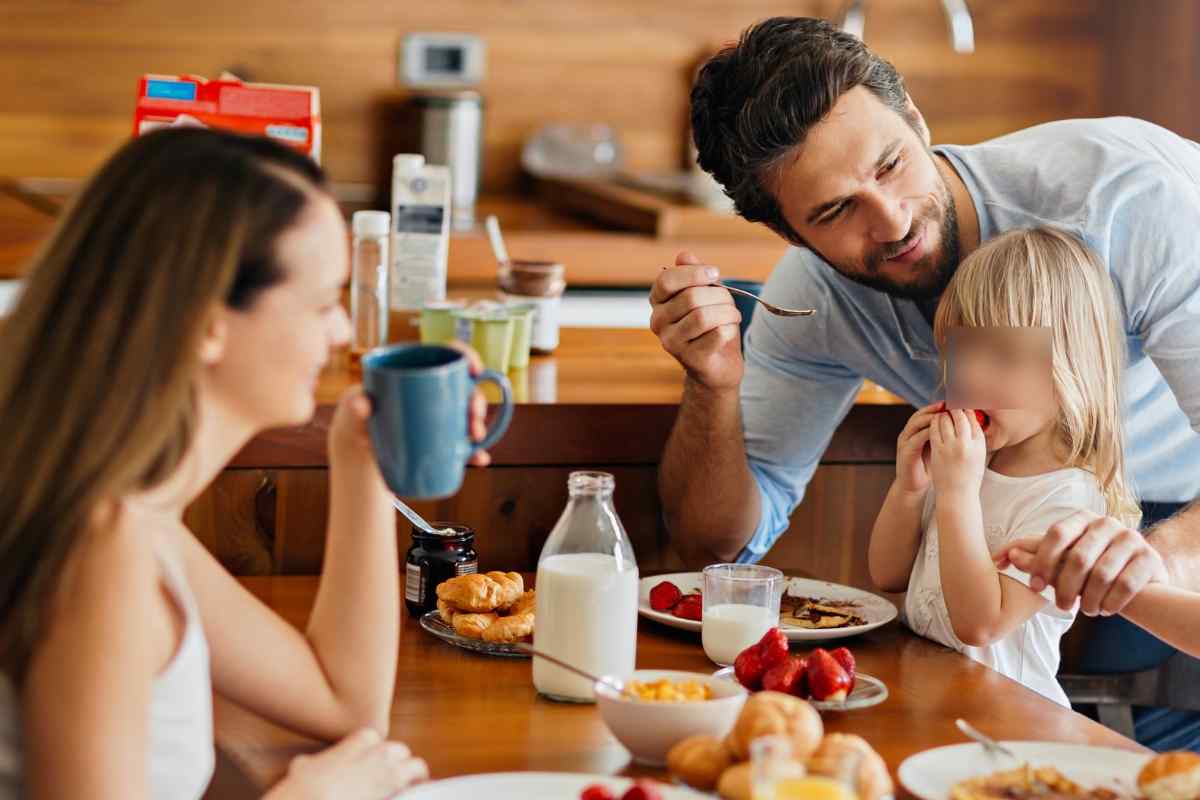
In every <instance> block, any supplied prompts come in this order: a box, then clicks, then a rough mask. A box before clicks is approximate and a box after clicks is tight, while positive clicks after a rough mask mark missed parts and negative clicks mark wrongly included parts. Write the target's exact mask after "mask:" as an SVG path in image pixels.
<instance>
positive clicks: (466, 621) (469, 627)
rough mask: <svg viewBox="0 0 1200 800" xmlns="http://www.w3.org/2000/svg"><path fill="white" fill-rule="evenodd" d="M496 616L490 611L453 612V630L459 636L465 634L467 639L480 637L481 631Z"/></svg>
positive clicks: (495, 618)
mask: <svg viewBox="0 0 1200 800" xmlns="http://www.w3.org/2000/svg"><path fill="white" fill-rule="evenodd" d="M497 619H498V617H497V616H496V615H495V614H494V613H491V612H488V613H485V614H469V613H465V614H455V615H454V622H453V623H451V624H452V625H454V632H455V633H457V634H458V635H459V636H465V637H467V638H468V639H481V638H483V632H484V631H486V630H487V629H488V628H489V627H491V625H492V623H494V622H495V621H496V620H497Z"/></svg>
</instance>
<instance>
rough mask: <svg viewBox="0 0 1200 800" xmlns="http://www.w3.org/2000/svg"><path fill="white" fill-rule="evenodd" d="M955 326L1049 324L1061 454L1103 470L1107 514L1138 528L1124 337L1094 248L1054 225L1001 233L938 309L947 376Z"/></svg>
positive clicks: (962, 269)
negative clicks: (1129, 458)
mask: <svg viewBox="0 0 1200 800" xmlns="http://www.w3.org/2000/svg"><path fill="white" fill-rule="evenodd" d="M957 327H967V328H988V327H1008V328H1016V327H1039V328H1049V329H1050V333H1051V337H1050V338H1051V375H1052V379H1053V381H1054V392H1055V397H1056V398H1057V400H1058V406H1059V414H1058V421H1057V431H1056V432H1057V437H1056V442H1055V444H1056V447H1057V448H1058V455H1059V457H1060V458H1061V459H1062V461H1063V463H1064V464H1066V465H1067V466H1072V467H1080V468H1083V469H1086V470H1088V471H1090V472H1091V473H1093V474H1094V475H1095V476H1096V479H1097V480H1098V481H1099V483H1100V486H1101V488H1102V489H1103V491H1104V498H1105V500H1106V502H1107V505H1108V514H1109V515H1110V516H1112V517H1116V518H1117V519H1121V520H1122V521H1124V522H1125V523H1126V524H1129V525H1134V524H1136V523H1137V520H1138V519H1139V518H1140V516H1141V511H1140V509H1139V507H1138V504H1137V499H1136V497H1135V495H1134V492H1133V489H1132V487H1131V486H1130V484H1129V482H1128V480H1127V478H1126V475H1125V457H1124V443H1125V435H1124V424H1123V422H1122V398H1121V371H1122V369H1123V367H1124V353H1125V334H1124V331H1123V329H1122V326H1121V323H1120V314H1119V312H1118V310H1117V304H1116V298H1115V296H1114V294H1113V286H1112V282H1111V281H1110V280H1109V277H1108V272H1107V270H1106V269H1105V268H1104V265H1103V264H1101V263H1100V259H1099V258H1098V257H1097V256H1096V255H1095V253H1093V252H1092V250H1091V249H1090V248H1088V247H1087V246H1086V245H1084V244H1083V243H1082V242H1080V241H1079V240H1078V239H1076V238H1074V237H1073V236H1071V235H1070V234H1068V233H1065V232H1063V231H1060V230H1056V229H1054V228H1049V227H1038V228H1031V229H1028V230H1015V231H1009V232H1007V233H1004V234H1002V235H1000V236H997V237H996V238H994V239H992V240H990V241H989V242H987V243H986V244H984V245H983V246H982V247H980V248H979V249H978V250H977V251H975V252H974V253H972V254H971V255H970V256H969V257H968V258H966V259H964V260H963V262H962V264H961V265H960V266H959V267H958V270H957V271H956V272H955V274H954V278H953V279H952V280H951V281H950V283H949V285H948V286H947V287H946V291H945V293H944V294H943V295H942V299H941V302H940V304H939V305H938V309H937V314H936V316H935V317H934V323H933V329H934V338H935V340H936V341H937V345H938V348H939V350H940V351H941V353H942V359H943V372H944V367H945V357H946V353H947V348H946V344H947V341H948V335H949V333H950V331H951V330H952V329H953V328H957Z"/></svg>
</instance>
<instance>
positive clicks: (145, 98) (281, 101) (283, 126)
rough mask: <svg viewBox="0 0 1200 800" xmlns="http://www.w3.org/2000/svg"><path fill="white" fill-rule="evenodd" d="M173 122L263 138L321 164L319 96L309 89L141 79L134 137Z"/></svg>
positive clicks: (227, 80)
mask: <svg viewBox="0 0 1200 800" xmlns="http://www.w3.org/2000/svg"><path fill="white" fill-rule="evenodd" d="M181 117H183V118H185V119H183V120H180V118H181ZM177 121H181V122H184V123H193V124H194V123H200V124H202V125H205V126H208V127H212V128H223V129H225V130H232V131H238V132H239V133H246V134H254V135H259V136H268V137H270V138H272V139H275V140H277V141H279V142H281V143H283V144H285V145H287V146H289V147H291V148H293V149H295V150H299V151H300V152H301V153H305V154H307V155H309V156H311V157H312V158H313V160H315V161H317V162H320V160H321V95H320V91H319V90H318V89H317V88H316V87H314V86H283V85H279V84H273V83H245V82H244V81H241V80H239V79H238V78H235V77H233V76H222V77H221V78H219V79H217V80H211V81H210V80H208V79H206V78H201V77H199V76H197V75H143V76H142V77H141V79H140V80H139V81H138V98H137V109H136V110H135V112H134V117H133V135H134V136H140V135H141V134H143V133H146V132H148V131H152V130H156V129H157V128H161V127H165V126H167V125H172V124H175V123H176V122H177Z"/></svg>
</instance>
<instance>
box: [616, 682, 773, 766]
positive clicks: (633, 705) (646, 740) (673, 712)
mask: <svg viewBox="0 0 1200 800" xmlns="http://www.w3.org/2000/svg"><path fill="white" fill-rule="evenodd" d="M663 679H666V680H670V681H674V682H676V683H678V682H681V681H696V682H697V683H702V684H706V685H707V686H709V687H710V688H711V689H712V695H713V696H712V699H711V700H693V701H689V702H682V703H661V702H653V701H650V700H634V699H633V698H631V697H626V696H625V695H623V694H621V693H619V692H617V691H616V690H615V689H613V688H612V687H611V686H609V685H608V684H607V683H603V682H600V681H597V682H596V684H595V686H594V687H593V691H594V693H595V695H596V705H597V706H598V707H599V709H600V717H601V718H602V719H603V720H604V724H605V725H607V726H608V729H609V730H610V731H611V732H612V735H613V736H615V737H617V741H619V742H620V743H621V744H623V745H624V746H625V749H626V750H628V751H629V752H630V754H632V755H633V760H634V761H636V762H638V763H639V764H646V765H648V766H654V767H661V766H663V765H665V764H666V763H667V751H668V750H670V749H671V748H672V747H674V746H675V744H677V743H678V742H680V741H682V740H684V739H686V738H688V737H689V736H696V735H698V734H707V735H709V736H715V737H717V738H718V739H720V738H724V736H725V735H726V734H728V733H729V731H730V730H731V729H732V728H733V723H734V722H736V721H737V717H738V714H739V713H741V711H742V705H743V704H744V703H745V702H746V698H747V697H749V696H750V693H749V692H747V691H746V688H745V687H744V686H740V685H738V684H736V683H734V682H732V681H727V680H723V679H721V678H717V677H714V676H712V675H705V674H704V673H702V672H680V671H678V670H668V669H639V670H637V671H636V672H634V673H633V674H632V675H628V676H625V677H623V678H622V680H623V681H624V682H625V684H626V685H628V684H629V682H630V681H640V682H642V683H650V682H652V681H659V680H663Z"/></svg>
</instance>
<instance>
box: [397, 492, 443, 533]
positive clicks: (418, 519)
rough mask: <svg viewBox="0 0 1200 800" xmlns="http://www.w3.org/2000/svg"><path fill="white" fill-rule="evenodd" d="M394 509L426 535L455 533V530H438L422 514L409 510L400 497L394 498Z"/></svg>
mask: <svg viewBox="0 0 1200 800" xmlns="http://www.w3.org/2000/svg"><path fill="white" fill-rule="evenodd" d="M392 507H393V508H395V509H396V510H397V511H399V512H400V513H401V514H403V515H404V516H405V517H407V518H408V521H409V522H411V523H412V524H413V525H416V526H417V527H418V528H420V529H421V530H423V531H425V532H426V533H432V534H434V535H445V534H447V533H454V529H453V528H441V529H438V528H435V527H433V526H432V525H430V524H429V523H428V522H426V521H425V519H424V518H423V517H422V516H421V515H420V514H418V513H417V512H415V511H413V510H412V509H411V508H409V507H408V505H407V504H405V502H404V501H403V500H401V499H400V498H399V497H395V496H393V497H392Z"/></svg>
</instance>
